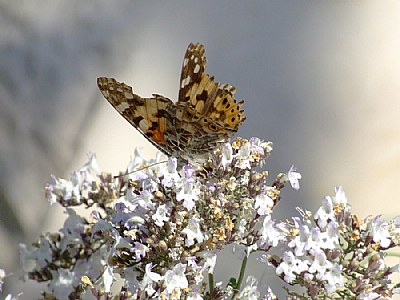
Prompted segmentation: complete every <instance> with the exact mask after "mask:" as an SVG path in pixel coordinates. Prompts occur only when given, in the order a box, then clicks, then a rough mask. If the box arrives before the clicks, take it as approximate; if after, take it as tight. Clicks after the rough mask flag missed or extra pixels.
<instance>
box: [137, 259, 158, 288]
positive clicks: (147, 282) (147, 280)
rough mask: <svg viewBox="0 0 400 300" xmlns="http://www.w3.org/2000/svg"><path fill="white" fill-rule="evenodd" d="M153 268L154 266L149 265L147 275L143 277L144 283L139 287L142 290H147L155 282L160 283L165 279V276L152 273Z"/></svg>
mask: <svg viewBox="0 0 400 300" xmlns="http://www.w3.org/2000/svg"><path fill="white" fill-rule="evenodd" d="M152 267H153V265H152V264H151V263H148V264H147V265H146V267H145V274H144V276H143V279H142V281H141V282H140V284H139V287H140V288H141V289H146V288H147V287H148V286H151V285H152V284H153V282H159V281H161V280H162V279H163V276H161V275H160V274H158V273H155V272H152V271H151V268H152Z"/></svg>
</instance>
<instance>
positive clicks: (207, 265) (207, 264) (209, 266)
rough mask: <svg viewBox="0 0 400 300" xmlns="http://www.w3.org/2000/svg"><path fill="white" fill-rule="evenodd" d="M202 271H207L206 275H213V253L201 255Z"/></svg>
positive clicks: (214, 260) (214, 259) (214, 262)
mask: <svg viewBox="0 0 400 300" xmlns="http://www.w3.org/2000/svg"><path fill="white" fill-rule="evenodd" d="M203 259H204V266H203V269H204V270H208V274H212V273H214V268H215V264H216V263H217V254H216V253H213V252H205V253H204V255H203Z"/></svg>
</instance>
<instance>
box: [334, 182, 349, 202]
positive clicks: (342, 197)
mask: <svg viewBox="0 0 400 300" xmlns="http://www.w3.org/2000/svg"><path fill="white" fill-rule="evenodd" d="M335 192H336V194H335V197H333V199H332V202H333V204H338V205H343V206H346V205H347V197H346V194H345V193H344V190H343V187H341V186H339V187H335Z"/></svg>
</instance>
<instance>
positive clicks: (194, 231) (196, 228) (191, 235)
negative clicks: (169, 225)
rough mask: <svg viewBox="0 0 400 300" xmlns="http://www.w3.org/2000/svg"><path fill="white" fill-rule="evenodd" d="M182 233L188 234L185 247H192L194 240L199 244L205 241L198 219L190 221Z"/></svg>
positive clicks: (194, 218)
mask: <svg viewBox="0 0 400 300" xmlns="http://www.w3.org/2000/svg"><path fill="white" fill-rule="evenodd" d="M182 233H184V234H186V236H187V238H186V240H185V246H188V247H189V246H192V245H193V244H194V240H197V242H198V243H202V242H203V240H204V236H203V233H202V232H201V230H200V223H199V220H198V219H197V218H196V217H193V218H191V219H189V223H188V225H187V226H186V227H185V228H184V229H183V230H182Z"/></svg>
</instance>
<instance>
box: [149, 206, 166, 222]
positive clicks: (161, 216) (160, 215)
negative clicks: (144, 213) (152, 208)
mask: <svg viewBox="0 0 400 300" xmlns="http://www.w3.org/2000/svg"><path fill="white" fill-rule="evenodd" d="M168 216H169V211H168V207H167V205H165V204H163V205H160V206H159V207H157V211H156V213H155V214H154V215H152V217H151V218H152V219H153V220H154V221H155V223H156V225H157V226H159V227H162V226H164V222H166V221H169V217H168Z"/></svg>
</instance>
